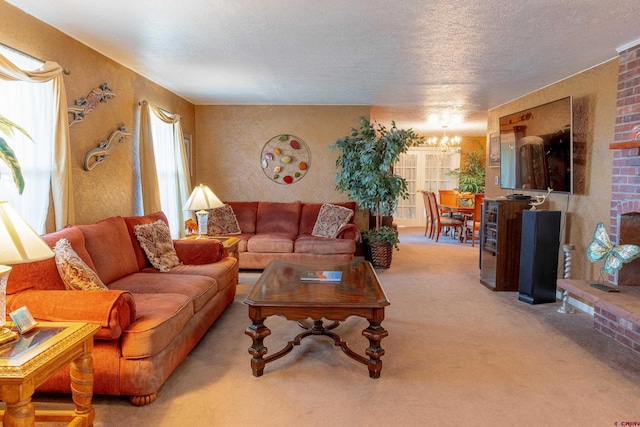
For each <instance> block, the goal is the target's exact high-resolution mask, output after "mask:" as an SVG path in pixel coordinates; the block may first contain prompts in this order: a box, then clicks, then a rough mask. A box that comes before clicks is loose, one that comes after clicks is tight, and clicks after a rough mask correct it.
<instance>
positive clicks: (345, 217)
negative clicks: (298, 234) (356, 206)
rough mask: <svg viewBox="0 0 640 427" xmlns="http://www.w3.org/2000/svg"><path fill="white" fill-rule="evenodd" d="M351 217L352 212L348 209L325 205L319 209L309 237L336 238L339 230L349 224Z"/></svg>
mask: <svg viewBox="0 0 640 427" xmlns="http://www.w3.org/2000/svg"><path fill="white" fill-rule="evenodd" d="M352 216H353V210H351V209H349V208H345V207H344V206H336V205H332V204H330V203H325V204H323V205H322V206H321V207H320V212H318V219H316V223H315V224H314V226H313V231H312V232H311V235H312V236H317V237H332V238H333V237H337V236H338V232H339V231H340V229H341V228H342V227H344V226H345V225H346V224H347V223H348V222H349V220H350V219H351V217H352Z"/></svg>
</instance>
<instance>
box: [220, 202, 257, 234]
mask: <svg viewBox="0 0 640 427" xmlns="http://www.w3.org/2000/svg"><path fill="white" fill-rule="evenodd" d="M225 203H226V204H227V205H229V206H231V208H232V209H233V214H234V215H235V216H236V220H237V221H238V225H239V226H240V231H242V233H249V234H253V233H255V232H256V217H257V216H258V202H225Z"/></svg>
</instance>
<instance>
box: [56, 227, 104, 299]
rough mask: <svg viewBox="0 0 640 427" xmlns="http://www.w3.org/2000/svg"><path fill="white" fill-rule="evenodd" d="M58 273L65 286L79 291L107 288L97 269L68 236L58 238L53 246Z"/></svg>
mask: <svg viewBox="0 0 640 427" xmlns="http://www.w3.org/2000/svg"><path fill="white" fill-rule="evenodd" d="M53 253H54V256H55V260H56V266H57V267H58V273H60V277H61V278H62V281H63V282H64V286H65V288H67V289H68V290H72V291H74V290H77V291H89V290H91V291H95V290H107V289H108V288H107V287H106V286H105V285H104V283H102V280H100V278H99V277H98V275H97V274H96V272H95V271H93V270H92V269H91V268H90V267H89V266H88V265H87V264H86V263H85V262H84V261H82V259H81V258H80V257H79V256H78V254H77V253H76V251H74V250H73V248H72V247H71V244H70V243H69V241H68V240H67V239H66V238H64V237H63V238H62V239H60V240H58V241H57V242H56V244H55V246H54V247H53Z"/></svg>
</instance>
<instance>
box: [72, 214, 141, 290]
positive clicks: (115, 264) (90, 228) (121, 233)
mask: <svg viewBox="0 0 640 427" xmlns="http://www.w3.org/2000/svg"><path fill="white" fill-rule="evenodd" d="M78 227H79V228H80V229H81V230H82V233H83V234H84V239H85V246H86V247H87V251H88V252H89V255H91V259H92V260H93V263H94V264H95V267H96V268H95V271H96V273H98V276H99V277H100V279H101V280H102V282H103V283H104V284H105V285H107V286H108V285H109V283H111V282H113V281H114V280H116V279H119V278H121V277H123V276H126V275H127V274H131V273H135V272H137V271H138V270H139V269H138V263H137V262H136V253H135V252H134V250H133V245H132V244H131V239H130V238H129V232H128V231H127V225H126V224H125V222H124V218H122V217H120V216H114V217H111V218H107V219H104V220H102V221H99V222H96V223H95V224H89V225H78ZM72 244H73V243H72Z"/></svg>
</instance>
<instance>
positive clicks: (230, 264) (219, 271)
mask: <svg viewBox="0 0 640 427" xmlns="http://www.w3.org/2000/svg"><path fill="white" fill-rule="evenodd" d="M142 272H143V273H157V271H156V270H154V269H152V268H146V269H144V270H142ZM165 274H166V273H165ZM170 274H172V275H180V274H184V275H188V276H193V275H196V276H207V277H210V278H212V279H215V281H216V283H217V285H218V287H217V290H218V292H220V291H222V290H223V289H224V288H226V287H227V286H229V285H230V284H234V285H235V284H236V283H237V281H238V260H237V259H236V258H233V257H225V258H223V259H221V260H220V261H218V262H216V263H212V264H197V265H193V264H190V265H185V264H180V265H178V266H176V267H173V268H172V269H171V272H170ZM199 309H200V308H199V307H198V306H197V305H196V311H198V310H199Z"/></svg>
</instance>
